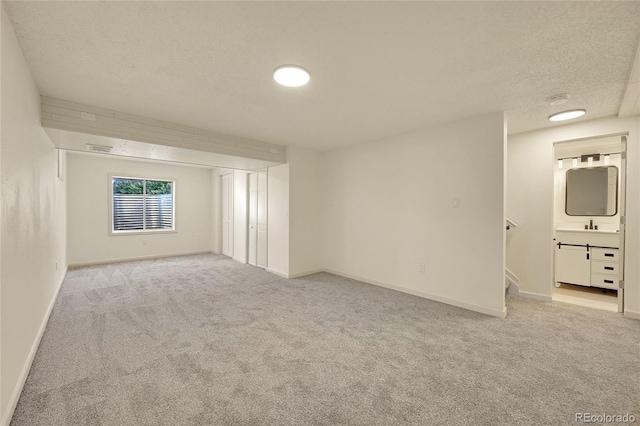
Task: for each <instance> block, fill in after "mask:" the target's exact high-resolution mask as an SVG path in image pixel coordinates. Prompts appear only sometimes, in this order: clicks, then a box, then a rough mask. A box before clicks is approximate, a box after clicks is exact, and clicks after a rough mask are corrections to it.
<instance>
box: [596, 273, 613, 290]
mask: <svg viewBox="0 0 640 426" xmlns="http://www.w3.org/2000/svg"><path fill="white" fill-rule="evenodd" d="M591 287H600V288H610V289H612V290H617V289H618V277H617V276H612V275H605V274H591Z"/></svg>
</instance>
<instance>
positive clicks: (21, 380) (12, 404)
mask: <svg viewBox="0 0 640 426" xmlns="http://www.w3.org/2000/svg"><path fill="white" fill-rule="evenodd" d="M68 270H69V268H68V267H66V268H65V269H64V272H63V274H62V278H61V279H60V281H59V282H58V284H57V286H56V290H55V292H54V293H53V297H52V298H51V302H50V303H49V306H48V307H47V312H46V313H45V315H44V318H43V319H42V323H41V324H40V329H39V330H38V334H37V335H36V338H35V340H34V341H33V344H32V345H31V350H30V351H29V356H28V357H27V362H25V363H24V366H23V367H22V371H21V372H20V376H19V377H18V383H16V387H15V388H14V389H13V393H12V394H11V398H10V399H9V404H8V405H7V411H6V413H5V415H4V418H3V419H2V421H1V422H0V425H2V426H9V423H11V418H12V417H13V413H14V411H15V410H16V406H17V405H18V400H19V399H20V395H21V394H22V389H23V388H24V384H25V383H26V381H27V377H28V376H29V370H31V364H32V363H33V359H34V358H35V356H36V352H38V347H39V346H40V340H42V335H43V334H44V330H45V328H46V327H47V323H48V322H49V317H50V316H51V311H52V310H53V306H54V305H55V303H56V300H58V293H60V288H61V287H62V283H63V282H64V278H65V277H66V276H67V271H68Z"/></svg>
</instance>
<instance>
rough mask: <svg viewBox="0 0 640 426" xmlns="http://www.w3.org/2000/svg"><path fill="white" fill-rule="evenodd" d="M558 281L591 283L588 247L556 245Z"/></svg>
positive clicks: (587, 284) (588, 284)
mask: <svg viewBox="0 0 640 426" xmlns="http://www.w3.org/2000/svg"><path fill="white" fill-rule="evenodd" d="M556 282H559V283H568V284H578V285H585V286H590V285H591V260H590V259H589V252H587V248H586V247H573V246H564V245H563V246H558V245H556Z"/></svg>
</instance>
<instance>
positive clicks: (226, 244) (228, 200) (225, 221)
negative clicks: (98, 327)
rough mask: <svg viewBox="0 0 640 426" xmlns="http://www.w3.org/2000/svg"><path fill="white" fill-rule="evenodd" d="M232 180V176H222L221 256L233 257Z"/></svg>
mask: <svg viewBox="0 0 640 426" xmlns="http://www.w3.org/2000/svg"><path fill="white" fill-rule="evenodd" d="M232 185H233V180H232V175H230V174H229V175H222V191H221V194H222V196H221V200H220V201H221V207H222V254H224V255H225V256H229V257H232V256H233V187H232Z"/></svg>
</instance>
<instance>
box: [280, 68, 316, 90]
mask: <svg viewBox="0 0 640 426" xmlns="http://www.w3.org/2000/svg"><path fill="white" fill-rule="evenodd" d="M310 78H311V77H310V76H309V71H307V70H305V69H304V68H302V67H300V66H298V65H282V66H279V67H278V68H276V69H275V71H273V79H274V80H275V81H277V82H278V84H282V85H283V86H287V87H300V86H304V85H305V84H307V83H308V82H309V80H310Z"/></svg>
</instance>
